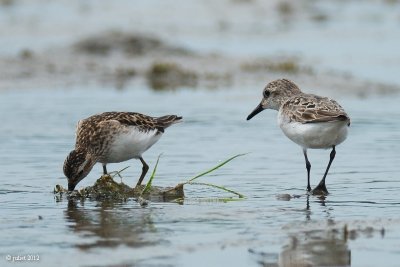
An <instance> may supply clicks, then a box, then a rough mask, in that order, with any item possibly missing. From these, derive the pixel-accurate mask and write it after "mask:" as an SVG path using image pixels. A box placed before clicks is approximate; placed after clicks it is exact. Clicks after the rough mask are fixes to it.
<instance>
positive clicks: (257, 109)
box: [247, 103, 264, 120]
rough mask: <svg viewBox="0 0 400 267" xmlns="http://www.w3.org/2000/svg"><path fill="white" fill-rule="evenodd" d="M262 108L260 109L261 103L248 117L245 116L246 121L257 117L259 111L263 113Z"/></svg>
mask: <svg viewBox="0 0 400 267" xmlns="http://www.w3.org/2000/svg"><path fill="white" fill-rule="evenodd" d="M263 110H264V108H263V107H262V105H261V103H260V104H259V105H258V106H257V107H256V108H255V109H254V110H253V111H252V112H251V113H250V114H249V116H247V120H250V119H251V118H253V117H254V116H255V115H257V114H258V113H260V112H261V111H263Z"/></svg>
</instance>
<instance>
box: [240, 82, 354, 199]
mask: <svg viewBox="0 0 400 267" xmlns="http://www.w3.org/2000/svg"><path fill="white" fill-rule="evenodd" d="M264 109H275V110H278V124H279V127H280V128H281V129H282V131H283V133H284V134H285V135H286V136H287V137H288V138H289V139H290V140H292V141H293V142H295V143H296V144H298V145H300V146H301V147H302V148H303V154H304V157H305V161H306V168H307V179H308V184H307V191H309V192H310V191H311V186H310V169H311V164H310V162H309V160H308V157H307V149H308V148H317V149H327V148H332V151H331V153H330V160H329V163H328V166H327V168H326V171H325V174H324V176H323V178H322V180H321V181H320V183H319V184H318V186H317V187H316V188H314V190H313V191H312V193H314V194H328V190H327V189H326V186H325V178H326V175H327V174H328V171H329V168H330V166H331V164H332V161H333V159H334V158H335V155H336V150H335V147H336V145H338V144H340V143H342V142H343V141H344V140H345V139H346V137H347V128H348V126H350V118H349V116H348V115H347V114H346V112H345V111H344V109H343V108H342V107H341V106H340V105H339V104H338V103H337V102H336V101H335V100H332V99H329V98H326V97H321V96H317V95H312V94H305V93H303V92H301V91H300V89H299V88H298V87H297V85H296V84H294V83H293V82H292V81H289V80H287V79H279V80H275V81H272V82H270V83H269V84H267V86H266V87H265V88H264V90H263V98H262V100H261V103H260V104H259V105H258V106H257V107H256V108H255V109H254V110H253V112H251V113H250V115H249V116H248V117H247V120H250V119H251V118H253V117H254V116H255V115H257V114H258V113H260V112H261V111H263V110H264Z"/></svg>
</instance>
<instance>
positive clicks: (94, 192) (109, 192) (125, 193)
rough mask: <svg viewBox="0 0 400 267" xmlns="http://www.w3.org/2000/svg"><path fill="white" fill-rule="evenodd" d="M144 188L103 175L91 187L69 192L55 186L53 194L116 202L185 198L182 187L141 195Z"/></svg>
mask: <svg viewBox="0 0 400 267" xmlns="http://www.w3.org/2000/svg"><path fill="white" fill-rule="evenodd" d="M144 187H145V186H144V185H141V186H136V187H135V188H132V187H129V186H128V185H126V184H124V183H122V182H121V183H118V182H116V181H114V179H113V178H112V177H111V176H110V175H103V176H101V177H100V178H99V179H97V181H96V182H95V184H94V185H93V186H88V187H84V188H82V189H80V190H74V191H72V192H69V191H68V190H67V189H65V188H64V187H62V186H61V185H56V186H55V188H54V194H55V195H57V196H59V197H63V196H66V197H67V198H68V199H79V200H84V199H94V200H107V199H108V200H116V201H125V200H127V199H129V198H136V199H138V198H139V197H142V198H145V199H147V200H151V201H171V200H175V199H178V198H183V197H184V196H185V195H184V191H183V186H178V187H160V186H152V187H151V188H149V189H148V190H147V192H146V194H142V191H143V189H144Z"/></svg>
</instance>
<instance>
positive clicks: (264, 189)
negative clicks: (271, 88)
mask: <svg viewBox="0 0 400 267" xmlns="http://www.w3.org/2000/svg"><path fill="white" fill-rule="evenodd" d="M3 2H7V1H3ZM10 2H12V4H11V5H9V6H7V5H2V6H1V7H0V22H1V23H0V33H1V35H2V36H3V38H1V40H0V56H1V57H3V58H2V59H3V60H4V59H7V57H16V56H17V55H19V54H20V53H21V51H23V50H24V49H28V50H31V51H33V54H34V55H35V53H38V54H40V53H44V54H45V52H48V53H49V54H51V53H54V51H69V49H70V45H71V44H73V43H75V42H77V41H79V40H81V39H84V38H86V37H87V36H90V35H92V34H98V33H102V32H107V31H110V30H125V31H127V32H142V33H145V34H149V33H150V35H154V36H155V37H157V38H161V39H163V40H165V41H167V42H169V43H171V44H176V45H182V46H183V47H185V48H188V49H192V50H193V51H194V52H196V53H199V54H200V55H201V54H202V53H215V54H218V55H219V54H222V55H227V56H228V57H231V58H232V60H237V59H241V60H245V59H246V58H247V57H249V60H255V59H257V58H264V57H267V58H268V57H270V56H276V55H278V56H283V57H285V56H289V57H290V56H293V55H294V56H296V57H299V58H300V62H301V63H304V64H305V65H311V66H312V68H313V69H315V70H316V73H315V74H316V75H318V74H319V73H320V72H321V73H328V74H329V72H330V71H333V73H334V74H335V75H333V76H332V77H333V78H332V81H331V82H332V83H335V82H336V81H335V79H336V77H339V76H340V75H336V74H337V73H342V72H344V73H346V77H347V76H349V77H354V78H355V79H349V80H348V81H349V83H355V84H356V85H357V83H358V85H359V84H361V83H362V81H365V80H367V81H370V82H376V83H379V82H382V83H384V84H394V85H399V84H400V80H399V77H400V76H399V75H398V70H399V62H400V61H399V60H398V59H399V53H398V47H399V43H400V38H399V36H400V35H399V34H397V33H398V26H399V17H398V7H399V5H398V4H390V2H393V1H383V2H381V1H363V2H360V1H292V2H290V3H292V4H293V6H292V8H293V10H292V13H290V12H289V14H286V15H285V14H279V12H277V4H278V3H279V1H264V2H263V1H231V0H226V1H222V0H221V1H197V2H194V1H179V8H177V5H176V1H166V0H162V1H159V0H153V1H127V0H120V1H112V2H110V1H109V2H104V3H103V2H102V3H99V2H98V1H84V2H82V1H70V0H68V1H57V2H55V1H54V2H51V3H50V2H49V1H44V0H35V1H33V0H29V1H24V0H20V1H10ZM294 3H296V4H294ZM298 3H300V4H298ZM2 4H3V3H2ZM315 15H316V16H319V19H320V20H315V19H313V16H315ZM77 29H79V30H77ZM53 49H54V50H53ZM57 49H59V50H57ZM63 49H64V50H63ZM116 64H117V63H116ZM5 66H6V65H5ZM17 73H19V72H17ZM5 75H7V74H5ZM23 75H25V74H24V69H23V68H22V70H21V77H20V76H16V77H15V82H16V87H18V79H23V77H24V76H23ZM276 75H278V74H276ZM299 76H300V77H299V80H301V78H302V77H301V73H300V74H299ZM77 77H78V78H79V76H77ZM6 78H9V77H6ZM11 79H12V78H11ZM105 79H106V78H105ZM310 79H311V80H312V79H313V78H312V77H311V78H310ZM340 79H342V77H340ZM139 80H140V79H139ZM34 81H35V80H34ZM45 81H46V80H45V79H44V82H43V83H41V84H46V82H45ZM360 81H361V82H360ZM36 82H38V83H40V77H39V79H38V80H36ZM264 82H267V81H248V82H247V81H245V82H244V84H245V86H243V84H239V85H238V84H233V85H232V87H233V88H221V89H220V90H209V89H203V88H201V89H200V88H199V89H196V90H194V89H188V88H182V89H181V90H176V91H166V92H155V91H152V90H150V89H149V88H148V85H147V84H144V83H143V84H142V81H137V80H135V81H134V82H132V83H131V84H130V85H129V86H127V89H126V90H115V89H114V88H109V87H108V85H107V84H106V85H105V86H103V85H102V86H100V88H99V86H93V85H92V87H91V85H90V84H91V83H90V82H87V83H85V85H79V86H75V85H74V86H75V87H73V88H71V87H68V86H65V87H66V88H65V87H64V86H61V88H44V87H43V86H41V85H37V84H32V85H31V86H30V87H31V88H30V90H0V119H1V128H0V129H1V131H0V151H1V153H0V169H1V171H2V173H1V175H2V178H1V181H2V183H1V184H2V186H1V188H0V203H1V204H2V205H1V209H0V215H1V216H0V240H1V242H0V266H20V265H21V266H22V265H24V266H28V263H26V261H27V259H28V256H30V260H31V261H30V263H29V265H36V266H225V265H227V266H349V265H351V266H360V267H365V266H382V265H383V264H382V263H383V262H384V266H393V267H394V266H399V265H400V197H399V192H400V190H399V189H400V180H399V179H398V176H399V173H400V166H399V160H400V154H399V151H400V119H399V118H400V109H399V107H398V103H399V101H400V95H399V94H397V95H396V94H393V95H386V96H376V95H374V96H372V95H368V93H365V94H362V95H366V96H367V97H364V98H357V97H356V95H357V94H358V93H354V92H349V95H344V92H347V89H346V88H341V90H339V91H338V92H336V93H334V92H329V91H321V92H318V91H309V90H308V89H307V88H304V91H306V92H312V93H317V94H318V93H320V94H323V95H330V96H332V97H334V98H335V99H337V100H338V101H339V102H340V103H341V104H342V106H343V107H344V108H345V109H346V111H347V112H348V114H349V115H350V117H351V119H352V125H351V129H350V132H349V137H348V139H347V140H346V141H345V142H344V143H343V144H341V145H339V146H338V147H337V155H336V158H335V161H334V162H333V165H332V167H331V171H330V173H329V175H328V178H327V186H328V189H329V191H330V193H331V194H330V195H328V196H327V197H326V198H319V197H315V196H307V195H306V194H305V188H306V169H305V163H304V158H303V155H302V152H301V149H300V148H299V147H297V146H296V145H295V144H293V143H291V142H290V141H289V140H288V139H287V138H286V137H285V136H284V135H283V134H282V133H281V131H280V129H279V127H278V126H277V125H276V115H277V113H276V112H275V111H271V110H268V111H264V112H262V113H261V114H259V115H257V116H256V117H255V118H253V119H252V120H251V121H249V122H248V121H246V120H245V118H246V117H247V115H248V114H249V113H250V112H251V111H252V110H253V108H254V107H255V106H256V105H257V104H258V103H259V101H260V97H261V89H262V88H259V84H263V83H264ZM329 82H330V81H328V82H327V83H329ZM60 84H63V83H60ZM75 84H76V83H75ZM78 84H79V83H78ZM246 84H247V85H246ZM255 84H257V85H255ZM351 85H354V84H351ZM311 86H313V88H310V89H311V90H315V89H314V88H319V87H320V85H319V84H318V83H316V84H315V85H313V84H312V83H311ZM49 87H50V85H49ZM239 87H240V88H239ZM332 87H334V86H332ZM350 87H351V88H354V87H357V86H350V85H349V88H350ZM2 88H3V87H2ZM7 88H8V87H7ZM349 90H350V89H349ZM377 91H379V90H377ZM360 95H361V94H360ZM111 110H116V111H137V112H142V113H146V114H149V115H153V116H161V115H165V114H171V113H174V114H178V115H181V116H183V117H184V120H185V122H184V123H182V124H178V125H174V126H173V127H171V128H169V129H167V130H166V133H165V134H164V136H163V137H162V138H161V140H160V141H159V142H158V143H157V144H155V145H154V147H152V148H151V149H150V150H149V151H147V152H146V153H145V154H144V158H145V159H146V161H147V162H148V164H149V165H150V168H151V169H152V167H154V164H155V162H156V160H157V156H158V155H159V154H160V153H163V156H162V158H161V160H160V163H159V167H158V172H157V176H156V178H155V180H154V184H155V185H158V186H173V185H176V184H177V183H179V182H182V181H185V180H187V179H188V178H190V177H192V176H193V175H195V174H198V173H200V172H201V171H203V170H206V169H209V168H210V167H212V166H214V165H215V164H216V163H217V162H220V161H223V160H225V159H227V158H228V157H230V156H233V155H235V154H238V153H246V152H250V153H249V154H248V155H246V156H244V157H241V158H238V159H236V160H234V161H233V162H231V163H229V164H228V165H226V166H224V167H223V168H221V169H219V170H217V171H216V172H214V173H212V174H210V175H209V176H207V177H202V178H201V179H200V180H201V181H204V182H210V183H215V184H219V185H224V186H226V187H227V188H230V189H233V190H235V191H238V192H240V193H242V194H244V195H245V196H246V198H245V199H242V200H237V199H235V200H237V201H226V198H227V197H234V196H231V195H230V194H228V193H225V192H221V191H216V190H213V189H211V188H205V187H201V186H197V187H196V186H186V188H185V193H186V198H185V199H184V202H183V204H177V203H157V202H152V203H150V205H149V206H147V207H145V208H143V207H140V205H139V204H138V203H137V202H136V201H134V200H129V201H127V202H121V203H115V202H109V201H108V202H107V201H103V202H101V201H84V202H69V201H68V200H67V199H57V198H55V197H54V194H53V188H54V186H55V185H56V184H62V185H64V186H66V178H65V177H64V176H63V173H62V164H63V161H64V159H65V157H66V156H67V154H68V153H69V151H70V150H71V149H72V148H73V145H74V130H75V125H76V122H77V121H78V120H79V119H82V118H84V117H87V116H90V115H92V114H94V113H99V112H103V111H111ZM309 159H310V161H311V163H312V170H311V181H312V186H315V185H317V184H318V182H319V180H320V178H321V177H322V174H323V172H324V171H325V167H326V165H327V163H328V160H329V151H328V150H326V151H325V150H310V151H309ZM126 166H130V168H128V169H127V170H126V171H124V173H123V176H124V178H123V181H124V182H125V183H127V184H129V185H134V184H135V183H136V181H137V179H138V177H139V175H140V171H141V164H140V162H139V161H134V160H131V161H128V162H124V163H121V164H110V165H109V166H108V169H109V171H113V170H120V169H122V168H124V167H126ZM101 173H102V168H101V166H100V165H98V166H97V165H96V166H95V168H94V169H93V170H92V172H91V173H90V175H89V176H88V177H86V178H85V179H84V180H83V181H82V182H81V183H80V184H79V185H78V188H80V187H84V186H89V185H92V184H93V183H94V182H95V180H96V179H97V178H98V177H99V176H100V175H101ZM148 177H149V175H148V176H147V177H146V179H148ZM116 181H119V178H117V179H116ZM18 256H19V258H18ZM23 257H25V259H24V258H23ZM18 260H19V262H18Z"/></svg>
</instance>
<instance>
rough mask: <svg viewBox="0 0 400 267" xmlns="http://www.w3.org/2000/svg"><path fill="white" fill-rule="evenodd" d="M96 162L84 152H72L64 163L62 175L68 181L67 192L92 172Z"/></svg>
mask: <svg viewBox="0 0 400 267" xmlns="http://www.w3.org/2000/svg"><path fill="white" fill-rule="evenodd" d="M94 164H96V161H95V160H94V159H93V158H92V157H91V155H90V154H89V153H87V152H85V151H80V150H72V151H71V152H70V153H69V155H68V156H67V158H66V159H65V161H64V167H63V170H64V174H65V176H66V177H67V179H68V191H73V190H74V189H75V186H76V185H77V184H78V183H79V182H80V181H81V180H82V179H83V178H85V177H86V176H87V175H88V174H89V172H90V171H91V170H92V168H93V166H94Z"/></svg>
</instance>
